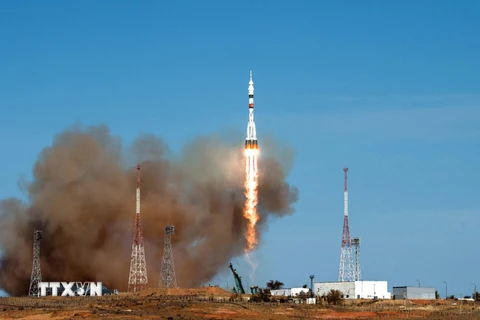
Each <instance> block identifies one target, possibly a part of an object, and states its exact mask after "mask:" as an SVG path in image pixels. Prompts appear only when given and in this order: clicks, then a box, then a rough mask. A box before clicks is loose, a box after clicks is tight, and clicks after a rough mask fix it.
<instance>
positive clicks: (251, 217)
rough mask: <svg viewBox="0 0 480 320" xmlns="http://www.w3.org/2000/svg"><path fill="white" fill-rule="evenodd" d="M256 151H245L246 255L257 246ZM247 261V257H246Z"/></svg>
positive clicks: (244, 213) (248, 149)
mask: <svg viewBox="0 0 480 320" xmlns="http://www.w3.org/2000/svg"><path fill="white" fill-rule="evenodd" d="M257 156H258V149H250V148H247V149H245V197H246V200H245V209H244V212H243V215H244V217H245V218H246V219H248V227H247V230H246V231H245V238H246V240H247V247H246V248H245V253H246V254H248V253H249V252H251V251H252V250H253V249H255V248H256V246H257V245H258V238H257V231H256V224H257V222H258V213H257V203H258V167H257ZM246 258H247V261H250V260H249V259H248V255H247V256H246Z"/></svg>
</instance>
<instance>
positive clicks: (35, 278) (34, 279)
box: [28, 230, 43, 297]
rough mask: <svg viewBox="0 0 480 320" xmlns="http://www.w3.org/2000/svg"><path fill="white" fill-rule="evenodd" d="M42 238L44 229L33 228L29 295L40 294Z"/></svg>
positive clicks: (36, 295) (35, 295)
mask: <svg viewBox="0 0 480 320" xmlns="http://www.w3.org/2000/svg"><path fill="white" fill-rule="evenodd" d="M42 238H43V232H42V231H40V230H33V267H32V276H31V278H30V288H29V290H28V295H29V296H32V297H38V296H39V295H40V288H39V287H38V284H39V283H40V282H42V271H41V270H40V240H42Z"/></svg>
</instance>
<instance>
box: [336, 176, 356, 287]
mask: <svg viewBox="0 0 480 320" xmlns="http://www.w3.org/2000/svg"><path fill="white" fill-rule="evenodd" d="M343 172H345V182H344V183H345V187H344V190H343V206H344V208H343V235H342V249H341V254H340V268H339V271H338V281H353V269H354V268H353V256H352V243H351V241H350V229H349V227H348V185H347V172H348V168H343Z"/></svg>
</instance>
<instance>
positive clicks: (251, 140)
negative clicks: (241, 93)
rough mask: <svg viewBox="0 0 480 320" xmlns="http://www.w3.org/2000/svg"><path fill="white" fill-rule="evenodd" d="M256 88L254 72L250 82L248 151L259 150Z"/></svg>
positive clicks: (246, 141)
mask: <svg viewBox="0 0 480 320" xmlns="http://www.w3.org/2000/svg"><path fill="white" fill-rule="evenodd" d="M253 100H254V88H253V79H252V71H250V81H249V82H248V125H247V139H246V140H245V148H246V149H258V143H257V131H256V129H255V119H254V116H253V106H254V102H253Z"/></svg>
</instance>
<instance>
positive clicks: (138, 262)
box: [128, 165, 148, 292]
mask: <svg viewBox="0 0 480 320" xmlns="http://www.w3.org/2000/svg"><path fill="white" fill-rule="evenodd" d="M134 232H135V234H134V237H133V244H132V258H131V260H130V275H129V277H128V291H129V292H136V291H139V290H142V289H145V288H146V286H147V284H148V278H147V264H146V262H145V247H144V245H143V234H142V221H141V218H140V165H137V196H136V213H135V231H134Z"/></svg>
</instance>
